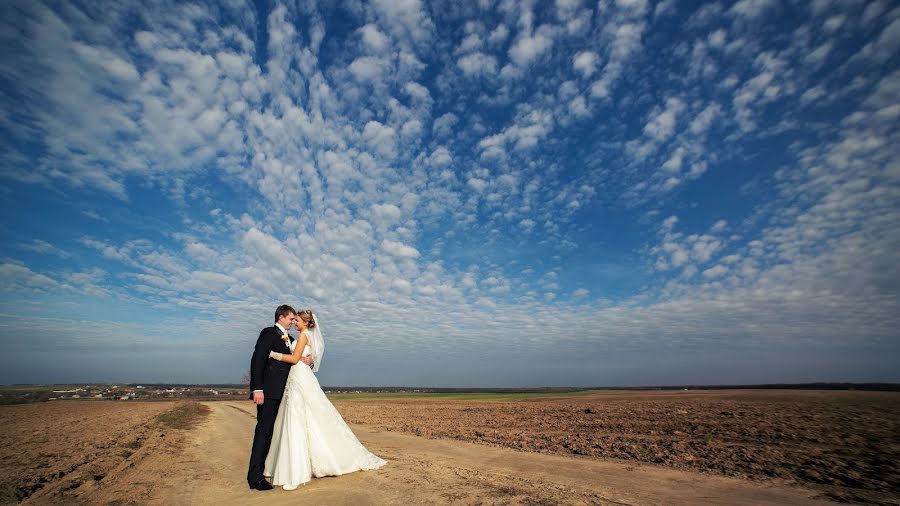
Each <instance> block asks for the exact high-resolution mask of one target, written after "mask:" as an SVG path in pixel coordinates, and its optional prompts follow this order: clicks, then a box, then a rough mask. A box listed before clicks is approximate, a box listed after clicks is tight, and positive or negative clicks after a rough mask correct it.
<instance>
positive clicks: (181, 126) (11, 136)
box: [0, 0, 900, 387]
mask: <svg viewBox="0 0 900 506" xmlns="http://www.w3.org/2000/svg"><path fill="white" fill-rule="evenodd" d="M0 12H2V16H0V19H2V21H0V47H2V55H3V56H2V61H0V96H2V108H0V146H2V148H0V167H2V173H0V194H2V197H3V198H2V201H0V202H2V203H0V211H2V215H3V221H2V225H0V233H2V239H3V240H2V242H0V346H2V348H0V349H2V354H0V383H26V382H69V381H73V382H75V381H78V382H81V381H137V382H151V381H160V382H162V381H178V382H235V381H237V380H238V379H239V378H240V377H241V374H242V373H243V371H244V370H246V369H247V366H248V362H249V356H250V352H251V350H252V346H253V343H254V341H255V337H256V335H257V333H258V331H259V329H260V328H261V327H263V326H267V325H270V324H271V320H272V314H273V312H274V308H275V306H277V305H278V304H280V303H289V304H292V305H294V306H295V307H297V308H312V309H313V310H314V311H316V312H317V314H318V315H319V317H320V320H321V323H322V328H323V331H324V336H325V339H326V343H327V351H326V355H325V359H324V361H323V364H322V369H321V371H320V380H321V382H322V383H323V384H326V385H422V386H461V387H464V386H538V385H575V386H590V385H607V386H611V385H651V384H685V383H764V382H803V381H900V373H898V372H897V369H896V367H895V366H896V363H897V359H898V358H900V340H898V337H900V335H898V334H900V330H898V329H900V317H898V315H900V302H898V296H900V267H898V266H900V254H898V252H900V204H898V202H900V139H898V137H900V129H898V128H897V127H898V116H900V65H898V64H900V56H898V49H900V7H897V5H896V4H894V3H893V2H889V1H877V0H876V1H868V2H861V1H860V2H857V1H844V2H837V1H831V0H817V1H775V0H740V1H737V2H696V3H694V2H680V1H674V0H664V1H661V2H652V1H645V0H615V1H599V2H587V1H579V0H559V1H556V2H519V1H500V2H497V1H490V0H484V1H479V2H420V1H417V0H398V1H389V0H377V1H373V2H371V3H369V2H358V1H346V2H322V5H317V4H316V2H297V3H296V4H282V3H280V2H266V1H259V2H252V3H248V2H242V1H239V0H234V1H227V2H210V3H209V4H204V3H193V2H191V3H188V2H174V3H171V4H169V3H165V2H162V3H160V2H148V3H147V4H141V3H133V2H85V3H63V2H42V1H27V2H26V1H12V2H3V4H2V6H0Z"/></svg>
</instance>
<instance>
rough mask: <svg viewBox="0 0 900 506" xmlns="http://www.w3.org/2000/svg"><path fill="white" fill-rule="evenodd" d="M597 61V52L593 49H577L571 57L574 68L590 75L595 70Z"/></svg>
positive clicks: (598, 59)
mask: <svg viewBox="0 0 900 506" xmlns="http://www.w3.org/2000/svg"><path fill="white" fill-rule="evenodd" d="M599 62H600V57H599V56H597V53H595V52H593V51H579V52H578V53H576V54H575V57H574V58H573V59H572V66H573V67H574V68H575V70H577V71H578V72H581V75H583V76H585V77H590V76H591V74H593V73H594V72H595V71H596V70H597V64H598V63H599Z"/></svg>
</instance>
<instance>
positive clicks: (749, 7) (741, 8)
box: [729, 0, 775, 19]
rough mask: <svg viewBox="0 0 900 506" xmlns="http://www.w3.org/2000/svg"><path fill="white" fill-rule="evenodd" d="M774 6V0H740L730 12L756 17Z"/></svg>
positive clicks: (751, 17)
mask: <svg viewBox="0 0 900 506" xmlns="http://www.w3.org/2000/svg"><path fill="white" fill-rule="evenodd" d="M774 6H775V2H774V0H740V1H739V2H737V3H736V4H734V5H733V6H732V7H731V10H730V11H729V12H731V13H732V14H734V15H737V16H742V17H746V18H750V19H755V18H759V17H761V16H762V15H763V14H765V13H766V12H767V11H768V10H769V9H771V8H772V7H774Z"/></svg>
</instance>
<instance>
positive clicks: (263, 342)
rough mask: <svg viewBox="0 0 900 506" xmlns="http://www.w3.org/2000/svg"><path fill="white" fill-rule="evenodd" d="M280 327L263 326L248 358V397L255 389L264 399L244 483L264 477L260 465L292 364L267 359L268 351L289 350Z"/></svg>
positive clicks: (264, 459) (262, 461)
mask: <svg viewBox="0 0 900 506" xmlns="http://www.w3.org/2000/svg"><path fill="white" fill-rule="evenodd" d="M282 335H284V334H282V332H281V329H279V328H278V327H275V326H272V327H267V328H264V329H262V330H261V331H260V332H259V338H257V339H256V347H255V348H254V349H253V357H252V358H251V359H250V398H251V399H252V398H253V391H254V390H262V391H263V396H264V397H265V400H264V402H263V404H262V406H259V405H257V406H256V431H254V433H253V447H252V448H251V449H250V467H249V469H248V470H247V482H248V483H250V484H251V485H252V484H254V483H257V482H259V481H260V480H262V479H263V468H264V467H265V465H266V456H267V455H268V454H269V445H270V444H272V430H273V429H274V427H275V417H276V416H277V415H278V406H279V405H280V404H281V396H282V395H284V386H285V385H286V384H287V377H288V373H289V372H290V371H291V364H288V363H286V362H280V361H278V360H275V359H271V358H269V352H270V351H277V352H279V353H288V354H289V353H290V352H291V350H290V348H288V345H287V344H285V342H284V341H283V340H282V339H281V336H282ZM291 341H292V342H293V338H291Z"/></svg>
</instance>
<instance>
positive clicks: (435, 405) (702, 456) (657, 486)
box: [0, 391, 900, 506]
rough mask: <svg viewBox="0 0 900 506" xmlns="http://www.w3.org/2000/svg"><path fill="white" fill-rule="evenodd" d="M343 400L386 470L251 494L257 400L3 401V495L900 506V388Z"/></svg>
mask: <svg viewBox="0 0 900 506" xmlns="http://www.w3.org/2000/svg"><path fill="white" fill-rule="evenodd" d="M335 405H336V406H337V407H338V409H339V410H340V411H341V412H342V414H343V415H344V416H345V417H346V419H347V420H348V421H349V422H351V423H353V424H354V425H353V430H354V431H355V432H356V434H357V435H358V436H359V438H360V440H361V441H362V442H363V443H364V444H365V445H366V446H367V447H368V448H369V449H370V450H372V451H373V452H374V453H376V454H378V455H380V456H382V457H384V458H385V459H387V460H388V465H387V466H386V467H384V468H382V469H379V470H377V471H370V472H362V473H353V474H350V475H345V476H340V477H336V478H324V479H316V480H313V481H312V482H311V483H309V484H307V485H305V486H303V487H301V488H300V489H298V490H296V491H292V492H286V491H283V490H278V489H276V490H274V491H270V492H256V491H251V490H249V489H248V488H247V485H246V482H245V475H246V465H247V458H248V452H249V447H250V441H251V440H252V437H253V435H252V434H253V426H254V422H255V420H254V416H253V413H254V409H253V408H254V406H253V405H252V403H250V402H249V401H242V402H212V403H204V405H202V406H200V405H196V404H193V405H187V406H186V405H182V404H176V403H174V402H149V403H136V402H131V401H128V402H102V401H93V402H92V401H87V402H50V403H41V404H31V405H20V406H5V407H0V484H2V489H0V493H2V495H0V503H15V502H17V501H19V500H22V499H24V502H25V503H28V504H104V505H126V504H129V505H130V504H166V505H168V504H266V505H267V506H271V505H273V504H274V505H277V504H296V503H297V502H305V503H310V504H348V505H350V504H352V505H358V504H443V503H454V504H641V505H645V504H665V505H667V506H673V505H692V506H693V505H696V504H721V505H725V504H727V505H729V506H733V505H740V504H792V505H799V504H815V503H817V502H818V501H817V500H815V497H816V496H818V497H819V498H820V499H824V498H826V497H828V498H831V499H832V500H834V499H837V500H841V501H844V502H847V501H852V502H858V503H870V504H900V493H898V490H900V486H898V471H897V462H898V460H900V459H898V457H900V455H898V437H900V432H898V427H897V425H898V420H900V417H898V416H897V415H898V414H900V394H876V393H863V392H750V391H740V392H734V391H732V392H662V393H642V392H605V393H600V394H597V395H591V396H586V397H568V398H545V399H535V400H527V401H511V402H485V401H465V400H457V401H448V400H434V399H429V398H419V399H404V400H383V399H381V400H353V401H349V400H348V401H339V402H336V403H335ZM207 411H208V412H209V413H208V415H207V414H206V413H205V412H207ZM161 415H163V416H161ZM197 424H199V425H197ZM356 424H363V425H356ZM192 425H196V427H197V428H196V429H191V426H192ZM176 427H177V428H176ZM419 436H425V437H419ZM437 438H441V439H437ZM522 450H525V451H522ZM698 471H699V472H698ZM724 475H728V476H724ZM746 478H751V479H750V480H748V479H746ZM853 480H855V481H853Z"/></svg>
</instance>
